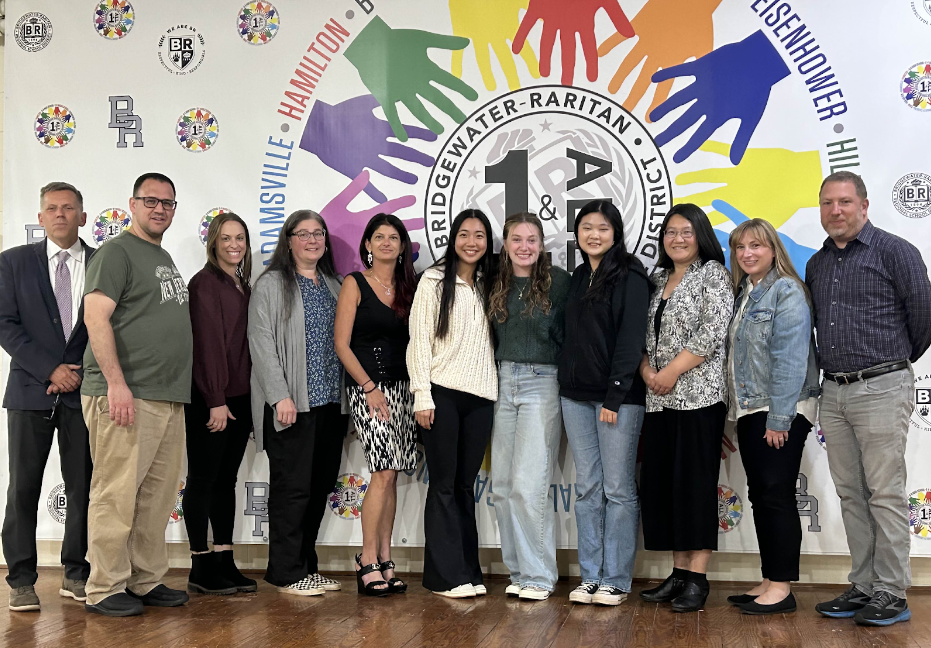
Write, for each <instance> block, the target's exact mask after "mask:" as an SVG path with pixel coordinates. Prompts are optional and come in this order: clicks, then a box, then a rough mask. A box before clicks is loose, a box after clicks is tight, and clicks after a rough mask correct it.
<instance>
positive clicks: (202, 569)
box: [187, 551, 236, 594]
mask: <svg viewBox="0 0 931 648" xmlns="http://www.w3.org/2000/svg"><path fill="white" fill-rule="evenodd" d="M187 590H188V591H189V592H200V593H201V594H235V593H236V586H235V585H234V584H233V583H231V582H230V581H228V580H227V579H225V578H223V576H222V575H221V574H220V561H219V559H218V558H217V557H216V555H215V554H214V552H212V551H211V552H210V553H202V554H191V573H190V575H189V576H188V580H187Z"/></svg>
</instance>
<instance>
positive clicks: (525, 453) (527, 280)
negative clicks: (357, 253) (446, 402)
mask: <svg viewBox="0 0 931 648" xmlns="http://www.w3.org/2000/svg"><path fill="white" fill-rule="evenodd" d="M503 239H504V246H503V248H502V250H501V260H500V270H499V273H498V278H497V280H496V281H495V285H494V288H493V289H492V292H491V298H490V299H489V317H490V318H491V322H492V326H493V327H494V330H495V334H496V335H495V339H496V346H495V360H496V361H497V362H498V401H497V403H496V404H495V425H494V432H493V433H492V434H493V436H492V441H491V477H492V483H493V484H494V487H493V488H494V490H493V494H492V498H493V500H494V504H495V514H496V516H497V518H498V532H499V534H500V536H501V553H502V555H503V558H504V564H505V565H506V566H507V568H508V570H509V571H510V572H511V584H510V585H509V586H508V587H507V590H506V591H507V593H508V594H509V595H511V596H520V598H522V599H533V600H544V599H546V598H548V597H549V595H550V593H551V592H552V591H553V587H554V586H555V585H556V579H557V577H558V574H557V572H556V513H555V509H554V508H553V493H552V490H551V489H550V482H551V479H552V476H553V465H554V464H555V463H556V456H557V454H558V453H559V437H560V433H561V431H562V421H561V419H560V410H559V384H558V383H557V382H556V354H557V353H558V352H559V349H560V346H562V341H563V330H564V320H565V306H566V296H567V294H568V292H569V273H568V272H566V271H565V270H562V269H561V268H554V267H551V266H550V262H549V258H548V256H547V255H546V253H545V251H544V250H543V225H542V224H541V223H540V219H539V218H537V217H536V216H535V215H534V214H529V213H520V214H514V215H512V216H509V217H508V218H507V219H506V220H505V221H504V233H503Z"/></svg>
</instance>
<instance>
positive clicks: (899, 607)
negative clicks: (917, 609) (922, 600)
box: [853, 592, 912, 626]
mask: <svg viewBox="0 0 931 648" xmlns="http://www.w3.org/2000/svg"><path fill="white" fill-rule="evenodd" d="M911 618H912V611H911V610H909V609H908V602H907V601H906V600H905V599H904V598H899V597H898V596H896V595H895V594H891V593H889V592H876V593H875V594H873V598H871V599H870V602H869V603H867V604H866V606H865V607H864V608H863V609H862V610H860V611H859V612H857V613H856V614H855V615H854V617H853V620H854V621H856V622H857V625H867V626H888V625H892V624H893V623H898V622H899V621H908V620H909V619H911Z"/></svg>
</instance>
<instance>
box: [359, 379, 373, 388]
mask: <svg viewBox="0 0 931 648" xmlns="http://www.w3.org/2000/svg"><path fill="white" fill-rule="evenodd" d="M369 383H372V384H373V385H374V384H375V383H374V382H372V379H371V378H369V379H368V380H366V381H365V382H364V383H362V384H361V385H359V387H361V388H362V389H363V390H364V389H365V386H366V385H367V384H369Z"/></svg>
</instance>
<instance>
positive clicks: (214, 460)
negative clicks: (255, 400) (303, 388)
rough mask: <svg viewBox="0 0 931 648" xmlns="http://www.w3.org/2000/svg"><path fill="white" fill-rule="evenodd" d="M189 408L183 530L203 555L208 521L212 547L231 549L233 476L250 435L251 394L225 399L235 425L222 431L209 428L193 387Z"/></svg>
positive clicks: (206, 412)
mask: <svg viewBox="0 0 931 648" xmlns="http://www.w3.org/2000/svg"><path fill="white" fill-rule="evenodd" d="M191 392H192V394H191V404H190V405H185V406H184V425H185V428H186V437H187V481H186V482H185V484H184V501H183V509H184V526H185V527H187V535H188V540H189V541H190V545H191V551H197V552H200V551H207V521H208V520H209V521H210V526H211V528H213V543H214V544H218V545H229V544H233V520H234V519H235V517H236V477H237V476H238V475H239V465H240V464H241V463H242V457H243V455H244V454H245V453H246V444H248V443H249V433H250V432H251V430H252V405H251V403H250V397H249V394H246V395H245V396H233V397H231V398H227V399H226V406H227V407H228V408H229V410H230V413H231V414H232V415H233V416H235V417H236V420H233V419H227V421H226V429H225V430H223V431H222V432H211V431H210V430H208V429H207V421H209V420H210V408H209V407H207V403H206V402H205V401H204V397H203V396H202V395H201V393H200V392H199V391H198V390H197V388H196V387H195V388H194V389H192V390H191Z"/></svg>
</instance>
